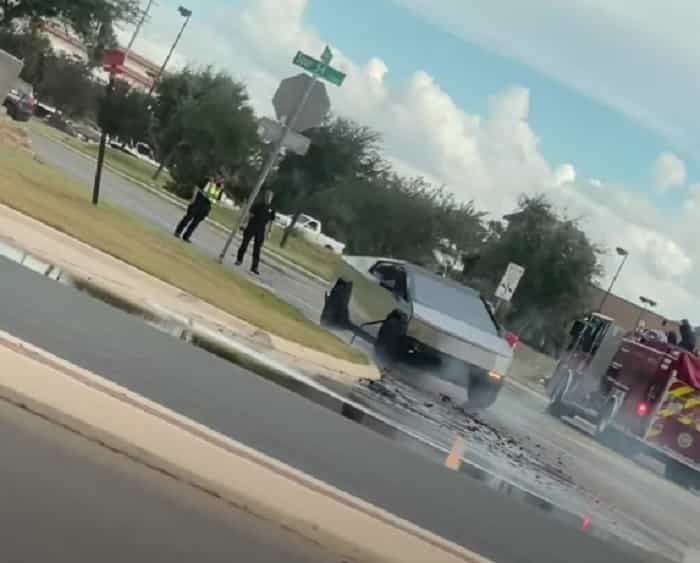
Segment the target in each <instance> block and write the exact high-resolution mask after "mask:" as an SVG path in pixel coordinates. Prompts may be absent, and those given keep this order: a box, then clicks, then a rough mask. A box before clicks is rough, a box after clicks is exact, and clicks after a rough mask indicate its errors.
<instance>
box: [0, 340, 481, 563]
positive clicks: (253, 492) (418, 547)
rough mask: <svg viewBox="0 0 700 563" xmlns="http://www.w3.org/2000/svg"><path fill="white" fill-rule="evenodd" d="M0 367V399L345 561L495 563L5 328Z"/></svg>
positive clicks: (1, 345) (0, 346) (0, 347)
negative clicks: (290, 533)
mask: <svg viewBox="0 0 700 563" xmlns="http://www.w3.org/2000/svg"><path fill="white" fill-rule="evenodd" d="M0 364H2V365H3V367H4V368H5V369H3V370H2V371H1V372H0V398H2V399H4V400H7V401H10V402H12V403H14V404H17V405H21V406H23V407H25V408H28V409H29V410H30V411H32V412H34V413H37V414H39V415H41V416H44V417H46V418H48V419H50V420H52V421H53V422H55V423H58V424H61V425H63V426H66V427H67V428H70V429H71V430H73V431H75V432H78V433H80V434H82V435H84V436H85V437H87V438H89V439H92V440H95V441H99V442H101V443H103V444H105V445H107V446H108V447H110V448H114V449H116V450H118V451H120V452H123V453H125V454H126V455H128V456H130V457H132V458H133V459H135V460H137V461H139V462H141V463H144V464H147V465H149V466H150V467H153V468H156V469H159V470H161V471H163V472H165V473H166V474H168V475H171V476H172V477H174V478H176V479H178V480H181V481H183V482H184V483H188V484H190V485H193V486H195V487H198V488H199V489H201V490H203V491H205V492H208V493H210V494H213V495H216V496H220V497H221V498H223V499H224V500H226V501H228V502H230V503H232V504H234V505H236V506H238V507H241V508H244V509H246V510H248V511H250V512H251V513H253V514H255V515H257V516H259V517H262V518H265V519H268V520H272V521H274V522H276V523H279V524H280V525H282V526H285V527H287V528H289V529H291V530H293V531H295V532H297V533H299V534H300V535H302V536H304V537H306V538H308V539H310V540H312V541H316V542H318V543H320V544H321V545H323V546H324V547H327V548H328V549H330V550H332V551H334V552H336V553H340V554H343V555H344V556H345V557H347V558H349V559H351V560H357V561H360V560H361V561H366V562H376V563H379V562H384V563H425V562H426V561H432V562H435V563H491V562H489V561H487V560H486V559H484V558H483V557H481V556H479V555H477V554H475V553H472V552H470V551H468V550H466V549H464V548H462V547H460V546H458V545H456V544H453V543H451V542H449V541H447V540H445V539H443V538H441V537H439V536H437V535H435V534H433V533H431V532H428V531H427V530H424V529H422V528H420V527H418V526H415V525H413V524H411V523H410V522H407V521H405V520H402V519H400V518H398V517H396V516H394V515H393V514H390V513H388V512H386V511H384V510H382V509H380V508H378V507H376V506H374V505H371V504H369V503H367V502H364V501H362V500H360V499H358V498H356V497H352V496H350V495H348V494H347V493H345V492H343V491H341V490H338V489H336V488H334V487H331V486H330V485H328V484H326V483H324V482H322V481H319V480H317V479H315V478H313V477H311V476H309V475H306V474H304V473H302V472H301V471H298V470H296V469H294V468H292V467H290V466H288V465H285V464H283V463H281V462H279V461H277V460H275V459H273V458H270V457H268V456H266V455H264V454H262V453H261V452H258V451H256V450H254V449H252V448H249V447H247V446H245V445H243V444H241V443H239V442H236V441H234V440H232V439H230V438H228V437H226V436H223V435H221V434H219V433H217V432H214V431H212V430H211V429H209V428H206V427H204V426H202V425H200V424H197V423H196V422H194V421H192V420H190V419H188V418H186V417H183V416H181V415H179V414H177V413H175V412H173V411H171V410H168V409H166V408H164V407H162V406H160V405H158V404H156V403H153V402H151V401H148V400H147V399H145V398H144V397H141V396H139V395H137V394H135V393H132V392H131V391H129V390H127V389H125V388H122V387H119V386H117V385H115V384H113V383H111V382H109V381H107V380H105V379H103V378H101V377H99V376H98V375H96V374H93V373H91V372H88V371H86V370H83V369H81V368H78V367H76V366H74V365H72V364H70V363H68V362H66V361H64V360H62V359H61V358H58V357H56V356H53V355H51V354H49V353H47V352H45V351H43V350H41V349H39V348H36V347H34V346H32V345H30V344H28V343H26V342H23V341H21V340H18V339H16V338H14V337H13V336H11V335H9V334H7V333H0ZM17 373H22V375H23V376H22V377H20V378H18V377H15V374H17Z"/></svg>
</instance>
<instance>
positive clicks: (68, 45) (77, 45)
mask: <svg viewBox="0 0 700 563" xmlns="http://www.w3.org/2000/svg"><path fill="white" fill-rule="evenodd" d="M43 29H44V33H45V34H46V37H47V39H48V40H49V42H50V43H51V47H52V48H53V50H54V51H56V52H57V53H64V54H66V55H68V56H71V57H77V58H79V59H82V60H87V58H88V53H87V49H86V48H85V45H84V44H83V42H82V41H81V40H80V38H79V37H78V36H77V35H76V34H75V33H73V32H72V31H71V30H70V29H69V28H66V27H65V26H64V25H61V24H60V23H58V22H55V21H49V22H46V23H44V24H43ZM159 70H160V67H159V66H158V65H157V64H156V63H154V62H152V61H149V60H148V59H146V58H144V57H142V56H141V55H139V54H138V53H134V52H133V51H131V52H130V53H129V56H128V57H127V59H126V64H125V68H124V72H123V73H122V74H121V75H120V77H119V78H120V79H121V80H124V81H125V82H127V83H128V84H129V85H130V86H131V87H132V88H138V89H140V90H144V91H148V90H149V89H150V88H151V86H152V85H153V82H154V80H155V78H156V76H158V71H159ZM95 76H96V78H97V79H98V80H100V81H102V82H104V83H107V80H108V77H107V73H106V72H104V71H103V70H102V69H99V68H98V69H96V71H95Z"/></svg>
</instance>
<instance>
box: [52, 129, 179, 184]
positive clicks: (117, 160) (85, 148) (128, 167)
mask: <svg viewBox="0 0 700 563" xmlns="http://www.w3.org/2000/svg"><path fill="white" fill-rule="evenodd" d="M63 142H64V143H65V144H66V145H68V146H69V147H71V148H72V149H75V150H77V151H79V152H81V153H83V154H85V155H87V156H89V157H91V158H94V159H97V151H98V148H99V147H98V145H96V144H95V143H84V142H83V141H80V140H79V139H73V138H72V137H67V138H65V139H64V140H63ZM105 162H106V163H107V164H109V165H110V166H111V167H112V168H114V169H115V170H117V171H118V172H120V173H122V174H124V175H125V176H128V177H129V178H132V179H133V180H136V181H137V182H141V183H142V184H146V185H147V186H151V187H153V188H158V189H164V188H165V185H166V184H167V183H168V182H170V180H171V178H170V175H169V174H168V173H166V172H163V173H162V174H161V175H160V177H159V178H158V180H153V174H154V173H155V171H156V167H155V166H153V165H152V164H149V163H148V162H144V161H143V160H139V159H138V158H136V157H135V156H131V155H130V154H126V153H125V152H124V151H120V150H118V149H113V148H112V147H107V150H106V151H105Z"/></svg>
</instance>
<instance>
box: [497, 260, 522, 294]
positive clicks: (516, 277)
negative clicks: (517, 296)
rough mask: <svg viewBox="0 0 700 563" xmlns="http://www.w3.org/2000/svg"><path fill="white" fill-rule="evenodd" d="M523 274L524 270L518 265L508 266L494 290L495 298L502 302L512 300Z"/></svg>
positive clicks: (511, 264)
mask: <svg viewBox="0 0 700 563" xmlns="http://www.w3.org/2000/svg"><path fill="white" fill-rule="evenodd" d="M523 274H525V268H523V267H522V266H519V265H518V264H513V262H511V263H510V264H508V269H507V270H506V273H505V274H504V275H503V279H502V280H501V283H499V284H498V288H497V289H496V297H498V298H499V299H502V300H503V301H510V300H511V299H512V298H513V294H514V293H515V290H516V289H517V288H518V284H519V283H520V280H521V279H522V277H523Z"/></svg>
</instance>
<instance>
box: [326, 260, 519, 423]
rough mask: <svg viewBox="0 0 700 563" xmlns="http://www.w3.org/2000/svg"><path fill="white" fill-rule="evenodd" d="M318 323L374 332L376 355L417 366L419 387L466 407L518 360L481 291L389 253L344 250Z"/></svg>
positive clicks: (494, 390) (482, 402)
mask: <svg viewBox="0 0 700 563" xmlns="http://www.w3.org/2000/svg"><path fill="white" fill-rule="evenodd" d="M321 322H322V323H323V324H324V325H326V326H339V327H345V328H351V329H352V330H354V331H355V332H356V333H357V334H360V335H363V336H365V337H368V338H372V339H373V340H374V345H375V350H376V353H377V356H378V358H379V359H381V360H384V361H389V362H390V363H405V364H406V365H413V366H416V367H417V368H419V369H418V370H409V373H410V374H411V375H410V377H412V378H413V381H412V383H413V384H414V385H415V386H416V387H418V388H420V389H423V390H425V391H427V392H429V393H432V394H436V395H440V396H442V397H443V398H445V397H448V398H449V399H450V400H451V401H452V402H453V403H454V404H457V405H459V406H461V407H462V408H464V409H468V410H472V409H484V408H487V407H489V406H490V405H492V404H493V403H494V402H495V401H496V398H497V397H498V394H499V392H500V390H501V388H502V387H503V383H504V381H505V377H506V376H507V374H508V370H509V368H510V365H511V363H512V360H513V349H512V346H511V345H510V344H509V343H508V342H507V341H506V338H505V334H504V333H503V330H502V329H501V327H500V326H499V324H498V322H497V321H496V318H495V316H494V314H493V310H492V308H491V306H490V305H489V303H488V302H487V301H486V300H485V299H483V298H482V297H481V296H480V295H479V293H478V292H477V291H475V290H474V289H471V288H469V287H466V286H464V285H461V284H459V283H457V282H455V281H453V280H451V279H448V278H443V277H441V276H439V275H436V274H433V273H432V272H429V271H427V270H425V269H423V268H420V267H419V266H416V265H414V264H410V263H408V262H403V261H399V260H393V259H389V258H370V257H361V256H360V257H358V256H344V257H343V260H342V265H341V267H340V270H339V271H338V272H337V275H336V276H335V282H334V283H333V285H332V286H331V287H330V289H329V290H328V291H327V292H326V296H325V305H324V308H323V313H322V315H321ZM401 371H402V370H399V372H401ZM414 372H415V375H414Z"/></svg>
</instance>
